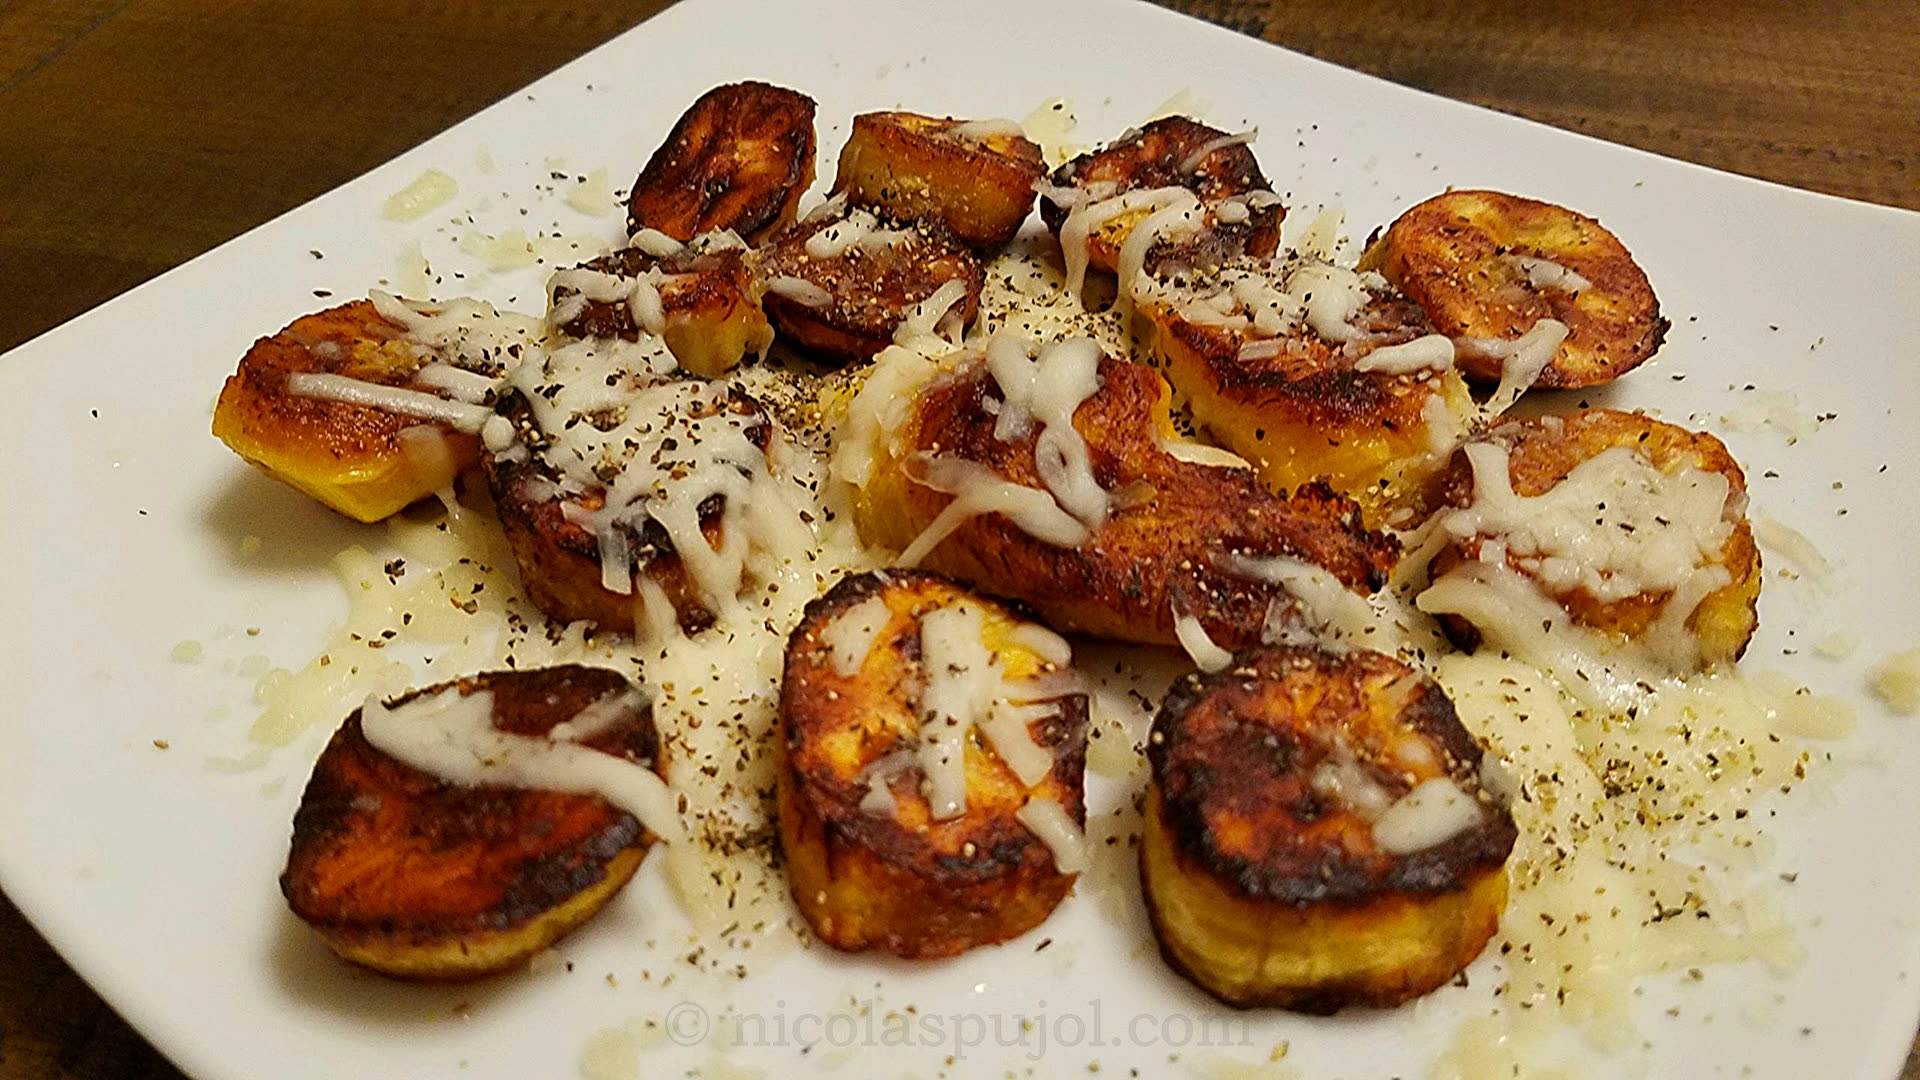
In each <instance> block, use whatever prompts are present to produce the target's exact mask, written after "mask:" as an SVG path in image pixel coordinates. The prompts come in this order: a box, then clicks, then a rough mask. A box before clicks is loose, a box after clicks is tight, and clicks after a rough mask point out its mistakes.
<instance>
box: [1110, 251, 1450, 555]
mask: <svg viewBox="0 0 1920 1080" xmlns="http://www.w3.org/2000/svg"><path fill="white" fill-rule="evenodd" d="M1135 296H1136V309H1137V310H1138V311H1139V312H1140V313H1141V314H1142V315H1143V316H1145V317H1146V319H1147V321H1148V323H1149V324H1150V325H1151V326H1152V327H1153V335H1152V341H1153V355H1154V358H1155V360H1156V362H1157V363H1158V364H1159V365H1160V368H1161V370H1162V371H1163V372H1164V373H1165V374H1166V377H1167V379H1168V381H1169V382H1171V383H1172V384H1173V387H1174V390H1175V391H1176V392H1177V393H1179V394H1180V395H1181V396H1182V397H1183V398H1184V399H1185V401H1186V402H1187V405H1188V407H1189V408H1190V409H1191V410H1192V413H1193V417H1194V419H1195V420H1196V421H1198V422H1199V423H1200V424H1201V425H1202V426H1204V427H1205V428H1206V429H1207V431H1208V432H1209V433H1211V434H1212V435H1213V437H1214V438H1215V439H1216V440H1218V441H1219V442H1220V443H1221V444H1222V445H1223V446H1226V447H1227V448H1228V449H1230V450H1232V451H1233V452H1234V453H1236V454H1238V455H1240V456H1241V457H1243V458H1245V459H1246V460H1247V461H1249V462H1251V463H1252V464H1253V466H1254V468H1255V469H1256V470H1257V471H1258V472H1259V474H1260V478H1261V479H1262V480H1263V481H1265V482H1266V484H1267V486H1268V487H1269V488H1272V489H1273V490H1274V491H1278V492H1286V491H1291V490H1293V489H1294V488H1296V487H1299V486H1300V485H1301V484H1304V483H1308V482H1309V481H1313V480H1323V481H1325V482H1326V483H1327V485H1328V486H1329V487H1331V488H1332V489H1333V490H1334V491H1336V492H1339V493H1340V494H1342V495H1346V496H1349V497H1351V498H1352V499H1354V500H1355V501H1356V502H1358V503H1359V504H1360V507H1361V509H1362V512H1363V514H1364V515H1365V517H1366V519H1367V521H1368V522H1369V523H1371V524H1376V525H1377V524H1380V523H1382V522H1385V521H1388V520H1389V519H1390V518H1391V517H1392V516H1393V513H1394V511H1395V510H1397V509H1398V508H1399V506H1400V505H1401V504H1402V503H1403V502H1404V501H1406V500H1407V499H1409V498H1411V497H1412V496H1414V495H1417V494H1418V491H1419V484H1420V483H1421V481H1422V480H1423V479H1424V478H1425V477H1426V476H1428V475H1430V474H1431V473H1432V472H1433V471H1434V470H1435V469H1437V468H1438V467H1439V466H1440V465H1441V464H1443V463H1444V462H1445V461H1446V455H1447V453H1448V451H1449V450H1451V449H1452V447H1453V445H1454V443H1455V442H1457V441H1458V440H1459V438H1460V437H1461V436H1463V435H1464V434H1465V433H1466V429H1467V423H1468V421H1469V419H1470V418H1471V417H1473V416H1474V415H1475V408H1474V404H1473V400H1472V398H1471V396H1470V395H1469V394H1468V392H1467V387H1466V383H1465V381H1464V380H1462V379H1461V377H1460V375H1459V373H1458V372H1457V371H1455V370H1454V367H1453V355H1454V349H1453V346H1452V344H1451V343H1450V342H1448V341H1446V340H1445V339H1442V338H1439V337H1436V336H1434V335H1433V328H1432V326H1431V324H1429V323H1428V322H1427V319H1426V316H1425V314H1424V313H1423V312H1422V311H1421V310H1420V308H1419V306H1418V305H1416V304H1414V303H1413V302H1412V301H1410V300H1408V299H1407V298H1406V297H1404V296H1401V295H1400V294H1399V293H1397V292H1395V291H1394V290H1393V289H1392V288H1391V287H1390V286H1388V285H1387V284H1386V283H1385V282H1384V281H1382V280H1380V278H1379V277H1378V276H1377V275H1373V274H1355V273H1354V272H1352V271H1350V270H1346V269H1344V268H1342V267H1338V266H1333V265H1330V264H1327V263H1324V262H1320V261H1318V260H1313V259H1299V260H1294V261H1292V262H1290V263H1288V264H1283V265H1273V264H1268V263H1261V262H1252V261H1247V260H1239V261H1236V262H1234V263H1232V264H1229V265H1227V266H1223V267H1220V268H1218V269H1216V270H1214V271H1211V272H1208V273H1204V274H1199V275H1178V276H1174V277H1171V278H1160V277H1156V278H1155V279H1153V280H1151V281H1149V282H1148V284H1147V285H1146V286H1144V287H1142V288H1140V289H1139V290H1137V291H1136V294H1135ZM1334 296H1339V297H1340V298H1341V300H1340V302H1339V303H1329V299H1330V298H1332V297H1334Z"/></svg>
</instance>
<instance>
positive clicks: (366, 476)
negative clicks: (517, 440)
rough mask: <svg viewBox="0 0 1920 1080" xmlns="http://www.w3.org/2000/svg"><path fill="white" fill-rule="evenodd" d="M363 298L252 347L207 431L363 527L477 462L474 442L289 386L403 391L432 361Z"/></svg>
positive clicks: (231, 379)
mask: <svg viewBox="0 0 1920 1080" xmlns="http://www.w3.org/2000/svg"><path fill="white" fill-rule="evenodd" d="M406 333H407V330H406V328H405V327H404V326H401V325H399V324H398V323H395V322H393V321H391V320H389V319H387V318H386V317H384V316H382V315H381V314H380V312H379V311H378V310H376V309H375V307H374V305H373V304H372V303H371V302H369V301H366V300H355V301H353V302H351V303H347V304H342V305H340V306H338V307H332V308H328V309H327V310H325V311H319V312H315V313H314V314H311V315H303V316H301V317H300V318H298V319H295V320H294V321H293V322H292V323H290V324H289V325H288V326H287V327H286V329H284V330H282V331H280V332H279V333H277V334H275V335H273V336H272V337H263V338H261V339H260V340H258V341H256V342H254V344H253V347H252V348H251V349H248V350H247V353H246V355H245V356H243V357H241V359H240V365H239V368H238V370H236V371H235V372H234V373H233V374H232V375H229V376H227V381H226V384H225V385H224V386H223V387H222V388H221V390H220V399H219V401H218V402H217V403H216V404H215V405H214V410H213V433H214V435H215V436H217V437H218V438H219V439H220V441H221V442H224V443H226V444H227V446H228V447H229V448H230V449H232V450H233V452H234V453H236V454H239V455H240V456H241V457H242V458H245V459H246V460H247V462H248V463H249V464H251V465H254V466H255V467H257V468H259V469H260V470H261V471H262V472H264V473H266V474H267V475H268V476H271V477H273V478H274V479H276V480H279V481H281V482H282V483H285V484H288V485H290V486H291V487H294V488H296V489H298V490H300V491H302V492H305V493H306V494H308V495H311V496H312V497H314V498H315V499H318V500H319V501H321V502H323V503H325V504H326V505H328V506H330V507H332V508H333V509H335V510H338V511H339V512H341V513H343V514H345V515H347V516H348V517H351V518H354V519H356V520H359V521H378V520H380V519H381V518H384V517H386V516H388V515H390V514H392V513H394V512H395V511H398V510H400V509H401V508H403V507H405V506H408V505H410V504H412V503H414V502H416V501H418V500H420V499H423V498H426V497H428V496H430V495H432V494H433V493H434V492H435V491H437V490H440V489H442V488H446V487H448V486H449V485H451V484H452V483H453V479H454V477H455V476H456V475H458V474H459V473H460V472H462V471H464V470H466V469H469V468H472V467H473V466H474V465H476V464H478V463H479V460H480V442H479V440H478V439H477V438H476V437H474V435H472V434H470V433H463V432H459V431H455V430H453V429H452V428H450V427H448V426H447V425H445V424H436V423H433V422H432V421H429V420H424V419H421V418H419V417H414V416H408V415H404V414H401V413H397V412H390V411H388V410H386V409H382V408H376V407H374V406H371V405H359V404H351V403H348V402H345V401H337V400H330V399H326V398H321V397H317V396H312V395H309V394H301V393H295V392H293V391H292V390H290V389H289V387H288V379H289V377H290V376H296V375H313V374H320V375H330V376H342V377H345V378H348V379H353V380H355V381H357V382H361V383H372V384H375V385H376V386H383V387H406V386H407V385H408V384H409V383H411V382H412V381H413V379H414V377H415V375H416V374H418V373H419V371H420V369H421V368H422V367H423V366H425V365H426V364H427V363H429V362H430V361H432V360H433V359H434V357H433V356H432V354H431V353H430V352H428V351H427V350H425V349H423V348H421V347H420V346H418V345H417V344H415V343H413V342H411V341H409V340H407V338H406Z"/></svg>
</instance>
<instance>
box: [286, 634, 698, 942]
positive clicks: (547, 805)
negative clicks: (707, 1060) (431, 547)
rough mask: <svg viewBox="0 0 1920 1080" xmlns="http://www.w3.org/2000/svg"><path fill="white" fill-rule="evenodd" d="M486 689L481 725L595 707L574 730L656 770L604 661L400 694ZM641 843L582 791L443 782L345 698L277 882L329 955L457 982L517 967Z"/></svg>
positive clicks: (506, 724) (535, 727)
mask: <svg viewBox="0 0 1920 1080" xmlns="http://www.w3.org/2000/svg"><path fill="white" fill-rule="evenodd" d="M448 690H453V691H457V692H458V694H459V695H460V696H461V697H463V698H465V697H468V696H471V695H474V694H481V693H486V694H489V695H491V699H492V702H491V708H492V714H491V715H492V727H493V729H494V730H496V731H499V732H504V733H507V734H510V735H517V736H529V737H531V738H530V739H529V741H532V740H533V739H538V740H539V741H540V742H542V743H544V742H545V741H546V739H545V737H546V736H548V735H549V734H550V733H551V732H553V730H554V728H555V726H556V725H559V724H561V723H564V722H568V721H577V720H579V719H580V718H581V717H582V714H583V713H587V711H588V710H589V709H594V710H596V712H598V713H599V714H600V715H599V720H598V721H597V722H596V723H595V725H594V727H595V728H596V729H597V730H596V731H594V732H593V733H592V734H591V735H590V736H589V737H585V738H582V739H581V740H580V742H581V743H582V745H585V746H587V747H589V748H591V749H593V750H597V751H600V752H601V753H605V754H609V755H612V756H614V757H617V758H622V759H624V760H626V761H629V762H633V763H635V764H636V765H638V766H641V767H644V768H648V769H653V770H655V771H656V772H658V771H660V770H661V768H662V766H661V763H660V760H659V754H660V746H659V739H658V736H657V735H656V734H655V731H654V728H653V721H652V718H651V710H650V709H649V708H648V707H647V706H646V704H645V702H644V699H643V698H641V697H639V695H638V694H637V693H636V692H634V691H633V689H632V687H631V686H630V685H629V684H628V683H627V680H626V679H625V678H624V677H622V676H621V675H620V674H619V673H618V672H614V671H607V670H602V669H598V668H588V667H579V666H566V667H556V668H547V669H544V670H539V671H514V672H493V673H489V674H483V675H475V676H471V677H469V678H465V679H460V680H458V681H457V682H454V683H445V684H442V685H440V686H435V687H429V688H427V689H425V690H417V691H413V692H411V693H409V694H406V695H403V696H402V697H401V698H399V699H397V700H396V701H394V702H392V703H390V707H392V708H394V710H395V711H396V712H398V710H399V708H400V707H401V706H404V705H405V704H407V703H410V702H416V701H420V700H424V699H428V698H431V697H433V696H434V695H436V694H438V693H441V692H444V691H448ZM653 840H654V837H653V836H652V834H650V833H649V832H647V831H646V830H645V829H644V828H643V827H642V826H641V824H640V822H639V821H638V820H636V819H635V818H634V817H633V816H632V815H631V814H628V813H626V812H625V811H623V810H619V809H616V808H615V807H614V806H613V805H612V804H610V803H608V802H607V801H606V800H605V799H602V798H600V797H599V796H597V795H578V794H565V793H561V792H555V791H540V790H531V789H527V788H519V787H498V786H472V787H468V786H460V785H455V784H448V783H443V782H442V781H440V780H438V779H435V778H434V777H433V776H430V775H428V774H427V773H424V772H422V771H420V770H419V769H416V768H413V767H411V766H409V765H406V764H403V763H401V762H400V761H397V760H395V759H394V758H392V757H389V756H388V755H386V754H384V753H382V752H381V751H380V750H378V749H376V748H375V747H374V746H373V745H372V744H371V743H369V742H368V741H367V735H366V733H365V731H364V730H363V727H362V711H361V710H355V711H354V712H353V714H352V715H350V716H348V717H347V720H346V723H345V724H343V725H342V726H341V728H340V730H339V731H337V732H335V733H334V736H333V739H332V740H331V741H330V742H328V743H327V747H326V749H325V750H324V751H322V752H321V755H320V759H319V761H318V762H316V763H315V765H314V769H313V777H312V779H311V780H309V781H308V782H307V789H306V793H305V794H304V795H303V796H302V797H301V800H300V809H299V810H298V811H297V812H296V813H295V814H294V818H293V844H292V850H291V852H290V854H289V855H288V856H287V867H286V872H285V873H284V874H283V875H282V876H281V878H280V889H281V891H282V892H283V893H284V894H285V895H286V899H287V903H288V904H289V905H291V906H292V908H293V912H294V914H295V915H298V916H299V917H300V918H301V919H302V920H304V921H306V922H307V923H308V924H309V925H310V926H312V927H313V928H314V929H315V930H317V931H319V933H320V936H321V937H322V938H323V939H324V940H325V941H326V943H327V944H328V945H329V946H330V947H331V948H332V949H333V950H334V951H335V952H337V953H339V954H340V955H341V956H342V957H344V958H346V959H347V960H350V961H352V962H353V963H356V964H360V965H362V966H364V967H369V968H372V969H373V970H375V971H379V972H382V973H383V974H387V975H396V976H400V977H403V978H417V979H469V978H476V977H479V976H482V975H488V974H492V973H494V972H498V971H504V970H507V969H510V968H514V967H518V966H519V965H521V964H523V963H525V962H526V961H527V960H528V959H530V958H531V957H532V956H533V955H534V954H536V953H538V952H539V951H540V950H542V949H544V948H546V947H547V946H548V945H550V944H552V943H553V942H554V941H555V940H556V939H558V938H559V937H560V936H561V935H563V934H565V933H567V932H568V931H570V930H572V929H574V928H575V927H577V926H579V925H580V924H581V923H583V922H585V921H586V920H587V919H589V918H592V917H593V914H594V913H595V912H597V911H598V910H599V909H600V908H601V907H602V906H604V905H605V904H606V902H607V901H608V900H609V899H611V898H612V897H613V895H614V894H615V893H616V892H618V891H619V890H620V887H621V886H622V885H625V884H626V882H627V879H629V878H631V877H632V876H633V874H634V871H635V870H637V869H639V866H640V861H641V859H642V857H643V856H644V855H645V854H646V851H647V848H648V845H650V844H651V843H652V842H653Z"/></svg>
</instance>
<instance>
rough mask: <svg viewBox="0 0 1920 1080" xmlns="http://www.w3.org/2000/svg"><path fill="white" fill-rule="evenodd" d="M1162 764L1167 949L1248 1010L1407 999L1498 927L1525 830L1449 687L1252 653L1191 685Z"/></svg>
mask: <svg viewBox="0 0 1920 1080" xmlns="http://www.w3.org/2000/svg"><path fill="white" fill-rule="evenodd" d="M1147 758H1148V761H1149V763H1150V765H1151V767H1152V779H1151V781H1150V782H1149V785H1148V788H1147V805H1146V812H1145V813H1146V816H1145V831H1144V833H1143V835H1142V837H1141V844H1140V868H1141V883H1142V887H1143V888H1144V890H1145V893H1146V899H1147V911H1148V913H1149V914H1150V915H1151V916H1152V920H1153V926H1154V933H1155V935H1156V936H1157V937H1158V938H1159V940H1160V951H1161V955H1162V956H1164V957H1165V958H1166V960H1167V962H1168V964H1170V965H1171V966H1172V967H1173V968H1174V969H1176V970H1178V971H1179V972H1180V973H1181V974H1183V975H1185V976H1186V977H1187V978H1188V979H1189V980H1191V981H1192V982H1193V983H1194V984H1195V985H1197V986H1199V987H1200V988H1201V989H1203V990H1206V991H1207V992H1208V993H1210V994H1212V995H1214V996H1215V997H1217V998H1219V999H1220V1000H1221V1001H1224V1002H1226V1003H1227V1004H1229V1005H1236V1006H1239V1007H1242V1008H1248V1007H1255V1006H1279V1007H1281V1008H1287V1009H1293V1010H1296V1011H1300V1012H1309V1013H1331V1012H1334V1011H1336V1010H1338V1009H1341V1008H1343V1007H1346V1006H1349V1005H1371V1006H1392V1005H1398V1004H1400V1003H1401V1002H1404V1001H1407V1000H1410V999H1412V998H1415V997H1418V996H1420V995H1421V994H1424V993H1427V992H1428V991H1430V990H1432V989H1434V988H1435V987H1437V986H1439V985H1441V984H1442V983H1444V982H1446V981H1447V980H1448V979H1451V978H1452V977H1453V976H1454V975H1455V974H1456V973H1458V972H1459V971H1460V970H1461V969H1462V968H1464V967H1466V965H1467V964H1469V963H1471V962H1472V961H1473V958H1474V957H1475V956H1477V955H1479V953H1480V950H1481V949H1482V948H1484V947H1485V946H1486V943H1487V941H1488V940H1489V939H1490V938H1491V937H1492V936H1493V933H1494V931H1495V930H1496V929H1497V928H1498V925H1499V920H1500V913H1501V911H1502V910H1503V909H1504V908H1505V906H1506V894H1507V879H1506V873H1505V870H1504V865H1505V862H1506V858H1507V855H1508V853H1509V852H1510V851H1511V850H1512V847H1513V842H1514V838H1515V831H1514V826H1513V821H1512V819H1511V818H1510V817H1509V816H1508V814H1507V812H1506V810H1505V809H1504V808H1503V807H1501V806H1499V805H1498V804H1497V803H1495V802H1494V801H1493V800H1492V799H1491V798H1489V797H1488V796H1487V795H1486V794H1485V793H1484V792H1482V791H1481V790H1480V787H1479V784H1478V780H1477V777H1478V772H1479V763H1480V750H1479V747H1478V746H1476V745H1475V744H1474V741H1473V738H1472V737H1471V736H1470V735H1468V734H1467V732H1466V730H1465V729H1464V728H1462V727H1461V726H1460V721H1459V719H1458V718H1457V717H1456V716H1455V715H1454V711H1453V705H1452V704H1451V703H1450V702H1448V700H1447V698H1446V696H1445V694H1444V693H1443V692H1442V691H1441V689H1440V687H1439V686H1438V684H1436V683H1434V682H1433V681H1432V680H1431V679H1429V678H1427V677H1425V676H1423V675H1421V674H1419V673H1418V672H1416V671H1414V670H1413V669H1411V668H1409V667H1407V666H1405V665H1404V664H1401V663H1400V662H1398V661H1396V660H1394V659H1392V658H1390V657H1387V656H1383V655H1381V654H1379V653H1374V652H1367V651H1354V652H1343V653H1333V652H1329V651H1326V650H1322V649H1318V648H1302V647H1275V648H1265V649H1259V650H1255V651H1251V652H1247V653H1243V654H1241V655H1240V656H1239V657H1237V658H1236V660H1235V662H1234V663H1233V665H1231V666H1230V667H1229V668H1228V669H1226V670H1224V671H1221V672H1218V673H1216V674H1214V675H1210V676H1199V675H1194V676H1189V677H1188V678H1186V679H1185V680H1183V681H1180V682H1176V683H1175V684H1174V687H1173V689H1172V690H1170V691H1169V692H1168V695H1167V700H1166V702H1165V704H1164V705H1163V706H1162V708H1161V710H1160V715H1159V716H1158V717H1157V718H1156V719H1155V721H1154V726H1153V732H1152V735H1151V736H1150V737H1149V739H1148V743H1147Z"/></svg>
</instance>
